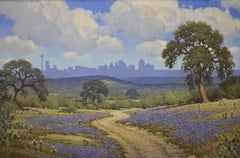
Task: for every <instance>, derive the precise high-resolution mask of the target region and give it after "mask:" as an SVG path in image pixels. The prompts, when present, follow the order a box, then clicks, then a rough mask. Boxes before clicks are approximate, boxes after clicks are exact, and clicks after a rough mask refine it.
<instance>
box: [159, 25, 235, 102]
mask: <svg viewBox="0 0 240 158" xmlns="http://www.w3.org/2000/svg"><path fill="white" fill-rule="evenodd" d="M222 44H223V36H222V35H221V34H220V33H219V31H218V30H213V29H212V28H211V26H209V25H207V24H206V23H204V22H198V23H196V22H187V23H186V24H183V25H180V26H179V27H178V29H177V30H176V31H175V32H174V39H173V40H171V41H170V42H168V43H167V46H166V48H165V49H164V50H163V53H162V57H163V58H164V59H165V65H166V66H167V67H169V68H173V66H174V65H175V63H176V60H177V59H178V58H182V67H181V68H182V70H183V71H184V72H186V73H187V76H186V79H185V80H186V83H187V85H188V87H189V89H193V88H194V87H195V86H194V85H195V84H196V85H197V87H198V89H199V93H200V95H201V98H202V100H203V102H208V97H207V95H206V90H205V87H206V86H207V85H208V84H210V83H211V80H212V77H211V75H212V73H213V72H214V71H216V72H217V77H218V78H219V79H220V80H223V79H225V78H228V77H230V76H231V75H232V68H233V67H234V66H235V64H234V62H233V58H232V55H231V53H230V52H229V51H228V49H227V48H226V47H223V46H222Z"/></svg>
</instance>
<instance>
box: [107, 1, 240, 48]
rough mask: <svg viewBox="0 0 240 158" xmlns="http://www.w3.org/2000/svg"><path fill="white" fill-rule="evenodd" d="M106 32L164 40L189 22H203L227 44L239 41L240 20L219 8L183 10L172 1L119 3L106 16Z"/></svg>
mask: <svg viewBox="0 0 240 158" xmlns="http://www.w3.org/2000/svg"><path fill="white" fill-rule="evenodd" d="M103 19H104V21H105V23H106V26H105V30H108V31H109V30H110V31H111V32H113V33H119V32H120V33H125V34H128V35H130V36H133V37H135V38H140V39H142V40H143V41H149V40H157V39H164V38H165V37H166V35H167V34H169V33H171V32H173V31H175V30H176V29H177V27H178V26H179V25H180V24H182V23H185V22H186V21H204V22H206V23H208V24H210V25H211V26H212V27H213V28H214V29H218V30H219V31H220V32H221V33H222V34H223V35H224V37H225V39H226V43H230V42H232V41H234V40H240V36H239V34H240V20H239V19H234V18H233V17H232V16H231V14H230V13H229V11H228V10H226V11H222V10H220V9H218V8H213V7H212V8H211V7H208V8H205V9H202V8H200V9H195V10H193V9H191V8H190V9H184V8H180V7H179V6H178V2H177V1H176V0H171V1H147V2H146V1H143V0H139V1H126V0H125V1H124V0H123V1H116V2H115V3H114V4H113V5H112V7H111V9H110V12H109V13H107V14H105V15H104V16H103Z"/></svg>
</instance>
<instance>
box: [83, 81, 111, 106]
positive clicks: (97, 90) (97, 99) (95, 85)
mask: <svg viewBox="0 0 240 158" xmlns="http://www.w3.org/2000/svg"><path fill="white" fill-rule="evenodd" d="M82 89H83V90H82V92H81V93H80V97H81V98H82V102H83V103H84V104H87V103H90V104H93V105H95V106H96V108H97V110H98V105H99V104H100V103H102V101H103V99H104V97H106V96H107V94H108V88H107V86H106V85H105V84H104V83H103V82H102V81H101V80H99V79H91V80H88V81H86V82H84V83H83V85H82Z"/></svg>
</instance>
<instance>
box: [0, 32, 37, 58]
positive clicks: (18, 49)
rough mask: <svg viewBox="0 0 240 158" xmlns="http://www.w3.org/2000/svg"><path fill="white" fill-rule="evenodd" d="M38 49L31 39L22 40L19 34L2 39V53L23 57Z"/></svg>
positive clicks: (0, 40)
mask: <svg viewBox="0 0 240 158" xmlns="http://www.w3.org/2000/svg"><path fill="white" fill-rule="evenodd" d="M37 51H38V46H36V45H35V44H34V43H33V41H30V40H21V39H20V38H19V37H17V36H7V37H5V38H4V39H0V54H8V55H14V56H15V57H16V56H17V57H21V56H24V55H30V54H34V53H36V52H37Z"/></svg>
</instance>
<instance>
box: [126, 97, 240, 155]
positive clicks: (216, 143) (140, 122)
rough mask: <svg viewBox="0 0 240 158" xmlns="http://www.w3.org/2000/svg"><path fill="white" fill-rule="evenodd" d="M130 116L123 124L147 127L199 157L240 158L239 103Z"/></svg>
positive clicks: (221, 103) (225, 101)
mask: <svg viewBox="0 0 240 158" xmlns="http://www.w3.org/2000/svg"><path fill="white" fill-rule="evenodd" d="M130 115H132V117H130V118H127V119H125V120H122V123H128V124H129V123H130V124H131V125H135V126H139V127H143V128H146V129H147V130H149V131H151V132H153V133H155V134H158V133H162V134H163V135H164V136H166V137H167V138H169V141H171V142H173V143H175V144H178V145H179V146H180V147H182V148H184V149H185V151H186V152H187V153H192V154H194V155H196V156H197V157H203V156H205V157H207V156H211V157H212V156H213V157H239V156H240V101H239V100H223V101H219V102H213V103H208V104H192V105H185V106H180V107H175V108H151V109H147V110H139V111H137V112H131V113H130ZM226 140H227V143H230V145H229V146H228V144H227V143H226ZM214 155H215V156H214Z"/></svg>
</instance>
